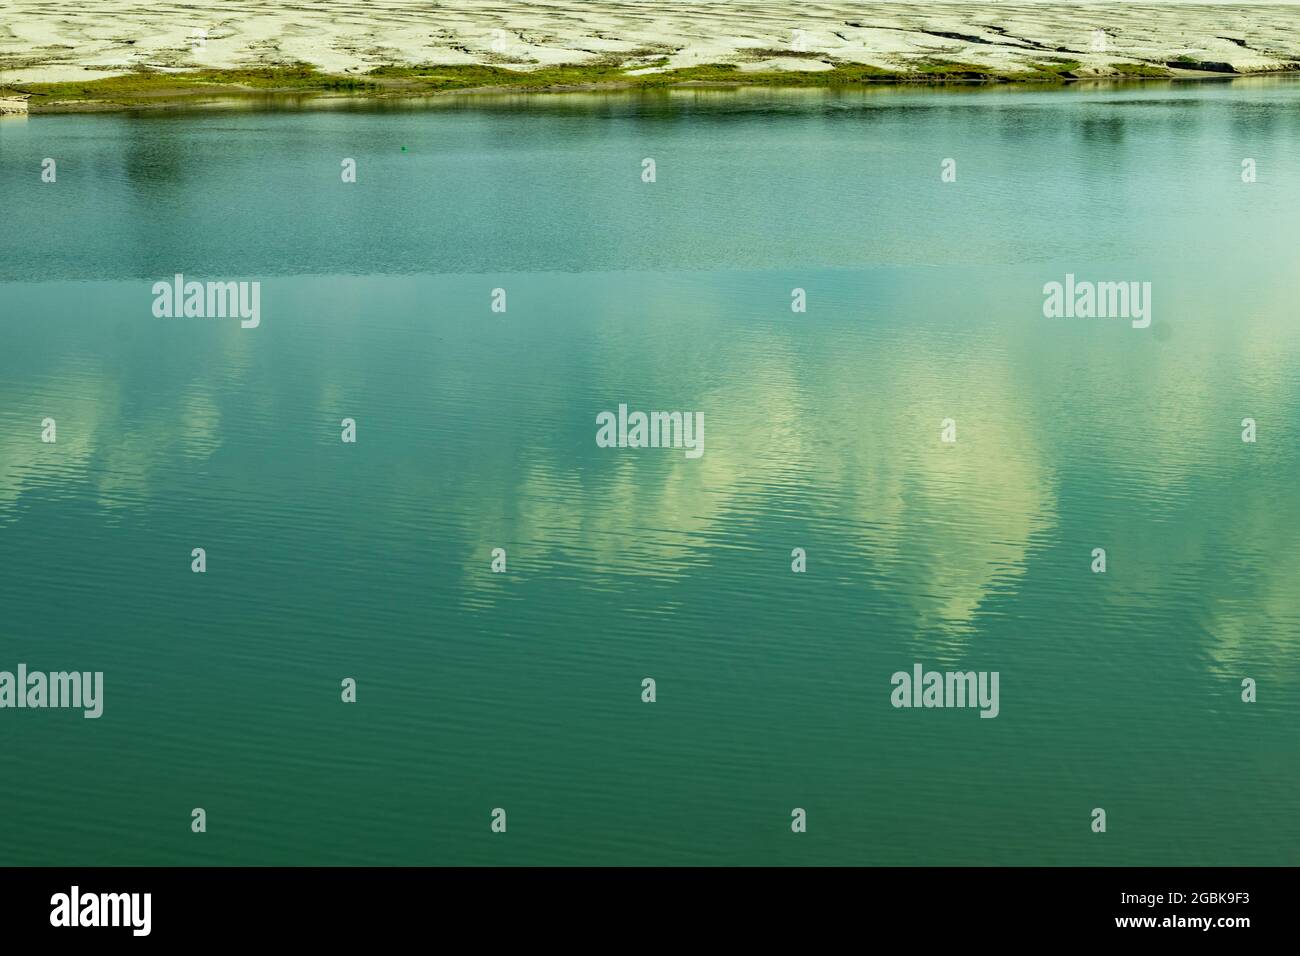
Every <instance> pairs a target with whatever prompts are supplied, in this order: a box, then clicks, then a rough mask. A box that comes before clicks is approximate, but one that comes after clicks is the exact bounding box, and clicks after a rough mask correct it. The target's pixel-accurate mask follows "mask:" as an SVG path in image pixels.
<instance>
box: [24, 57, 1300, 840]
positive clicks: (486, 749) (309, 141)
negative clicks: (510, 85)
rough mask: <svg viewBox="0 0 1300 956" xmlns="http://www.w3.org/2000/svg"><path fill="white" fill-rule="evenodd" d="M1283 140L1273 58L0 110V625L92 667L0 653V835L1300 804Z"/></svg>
mask: <svg viewBox="0 0 1300 956" xmlns="http://www.w3.org/2000/svg"><path fill="white" fill-rule="evenodd" d="M1298 147H1300V82H1296V81H1293V80H1264V81H1255V82H1251V81H1240V82H1232V83H1228V82H1224V83H1215V82H1210V83H1187V84H1163V85H1135V86H1132V87H1110V88H1100V89H1070V90H1055V91H1051V90H1047V91H1045V90H1035V91H1029V90H1004V91H978V92H968V91H953V92H938V91H924V90H889V89H878V90H868V91H863V92H854V93H842V94H835V93H827V92H821V91H816V92H805V91H793V92H780V91H747V92H730V93H729V92H716V91H709V92H706V91H694V92H674V93H662V94H654V95H617V96H613V95H611V96H586V95H583V96H549V97H532V98H529V97H504V98H491V97H458V98H454V99H452V98H448V99H444V100H441V101H439V103H438V105H436V106H428V105H424V106H421V107H419V108H411V107H408V106H398V107H393V108H377V107H373V106H360V105H356V104H347V105H346V108H339V109H332V110H264V109H256V110H252V109H243V108H237V107H232V108H227V109H211V110H206V111H197V112H194V111H191V112H184V113H156V114H144V115H87V116H32V117H31V118H29V119H27V120H26V121H4V122H0V670H8V671H14V670H15V669H16V667H17V665H18V664H19V663H25V664H27V665H28V667H29V669H32V670H45V671H59V670H79V671H103V672H104V714H103V716H102V717H101V718H99V719H98V720H86V719H83V718H82V716H81V713H80V711H74V710H51V709H46V710H32V709H24V710H17V709H3V710H0V863H8V864H87V863H94V864H141V863H164V864H172V863H175V864H180V863H211V864H236V863H251V864H361V863H377V864H583V863H592V864H638V863H652V864H711V863H741V864H756V863H777V864H781V863H789V864H810V863H829V864H850V863H858V864H909V863H916V864H941V863H947V864H979V863H1006V864H1295V863H1297V862H1300V855H1298V852H1300V851H1298V850H1297V847H1298V846H1300V816H1298V815H1297V806H1296V799H1295V795H1296V793H1297V792H1300V760H1298V758H1300V737H1298V734H1297V731H1298V729H1300V658H1298V656H1297V655H1298V652H1300V587H1298V584H1300V541H1298V540H1297V535H1296V529H1297V527H1298V526H1300V490H1297V489H1298V487H1300V485H1298V483H1297V480H1296V476H1297V473H1298V471H1300V469H1298V466H1300V453H1298V452H1297V447H1298V446H1297V434H1298V432H1297V429H1298V426H1300V420H1298V419H1300V310H1298V306H1297V302H1298V301H1300V243H1298V242H1297V228H1296V225H1297V222H1300V217H1298V216H1297V211H1298V210H1300V148H1298ZM45 158H52V159H54V160H55V161H56V164H57V181H56V182H53V183H47V182H42V180H41V169H42V161H43V159H45ZM345 158H352V159H355V160H356V164H357V181H356V182H355V183H345V182H343V181H342V178H341V163H342V160H343V159H345ZM645 158H652V159H654V161H655V168H656V176H655V182H653V183H647V182H643V181H642V168H643V167H642V161H643V159H645ZM945 159H954V160H955V161H956V173H957V177H956V181H955V182H944V181H942V178H941V172H942V163H943V161H944V160H945ZM1244 159H1253V160H1254V161H1255V168H1256V171H1257V178H1256V181H1255V182H1249V183H1247V182H1243V180H1242V171H1243V160H1244ZM176 273H183V274H184V275H185V277H186V279H192V280H199V281H206V280H222V281H253V280H256V281H259V282H260V283H261V323H260V325H259V326H258V327H257V328H255V329H242V328H241V327H240V323H239V321H238V320H237V319H231V318H218V319H206V318H157V317H155V316H154V314H153V311H152V307H153V302H154V295H153V292H152V286H153V283H154V282H155V281H158V280H165V281H170V280H171V278H172V276H173V275H174V274H176ZM1067 273H1068V274H1074V275H1075V276H1076V277H1078V278H1079V279H1081V280H1084V279H1086V280H1095V281H1130V280H1131V281H1139V282H1150V283H1151V288H1152V296H1151V323H1150V326H1149V327H1148V328H1134V327H1133V325H1132V323H1131V322H1130V321H1129V320H1128V319H1127V318H1105V319H1097V318H1094V319H1084V318H1045V317H1044V315H1043V298H1044V296H1043V286H1044V283H1047V282H1051V281H1063V280H1064V277H1065V276H1066V274H1067ZM498 288H500V289H504V290H506V295H507V309H506V311H505V312H504V313H500V312H494V311H493V310H492V308H491V303H492V294H493V290H494V289H498ZM795 288H801V289H804V290H805V292H806V296H807V311H806V312H805V313H797V312H792V310H791V290H792V289H795ZM620 403H626V404H627V405H628V406H629V407H630V408H631V409H634V410H636V409H640V410H644V411H650V410H661V411H700V412H702V413H703V414H704V418H705V421H706V433H705V453H704V454H703V456H702V457H700V458H698V459H694V460H692V459H689V458H687V457H686V456H685V454H684V453H683V452H682V451H681V450H679V449H650V448H646V449H629V448H623V449H610V448H600V447H597V444H596V441H595V435H596V416H597V414H598V413H600V412H601V411H605V410H616V409H617V408H618V406H619V404H620ZM47 417H50V418H54V419H55V420H56V422H57V442H55V443H52V444H51V443H45V442H42V440H41V437H42V421H43V419H45V418H47ZM1247 417H1249V418H1253V419H1255V421H1256V422H1257V429H1258V432H1257V441H1256V442H1254V443H1246V442H1243V441H1242V438H1241V434H1242V425H1241V422H1242V419H1244V418H1247ZM344 418H353V419H355V421H356V423H357V441H356V443H355V444H345V443H343V442H342V441H341V440H340V433H341V428H340V422H341V421H342V419H344ZM947 418H951V419H953V420H954V421H955V423H956V429H957V441H956V442H955V443H945V442H943V441H941V422H942V421H943V420H944V419H947ZM196 547H202V548H204V549H206V553H207V571H206V573H204V574H195V573H192V572H191V570H190V564H191V550H192V549H193V548H196ZM1098 547H1101V548H1105V549H1106V552H1107V570H1106V573H1104V574H1094V573H1093V572H1092V570H1091V565H1092V563H1093V557H1092V552H1093V549H1094V548H1098ZM494 548H504V549H505V550H506V553H507V556H508V558H507V570H506V571H505V572H504V573H493V572H492V570H491V563H492V551H493V549H494ZM794 548H803V549H806V553H807V571H806V572H805V573H799V574H796V573H792V571H791V563H792V556H791V552H792V549H794ZM917 662H920V663H922V664H923V665H924V666H925V667H926V669H937V670H941V671H947V670H961V671H968V670H973V671H997V672H998V673H999V674H1000V712H999V714H998V716H997V717H996V718H995V719H981V718H980V717H979V714H978V711H977V710H974V709H959V708H951V709H937V708H936V709H925V708H922V709H912V708H895V707H893V706H891V703H890V697H891V691H892V689H893V688H892V685H891V675H892V674H893V673H894V672H896V671H908V672H910V671H911V670H912V667H913V665H914V664H915V663H917ZM345 677H352V678H355V679H356V681H357V687H358V690H357V702H356V703H355V704H345V703H343V702H342V701H341V700H340V682H341V681H342V679H343V678H345ZM645 677H652V678H654V680H655V681H656V691H657V700H656V701H655V702H654V703H653V704H651V703H643V702H642V700H641V691H642V679H643V678H645ZM1245 678H1250V679H1252V680H1254V681H1255V682H1256V684H1257V694H1258V699H1257V700H1256V701H1255V702H1253V703H1246V702H1243V701H1242V699H1241V697H1242V680H1243V679H1245ZM195 807H202V808H204V809H205V810H206V812H207V817H208V832H207V833H205V834H195V833H192V832H191V829H190V820H191V810H192V809H193V808H195ZM496 807H501V808H505V809H506V810H507V813H508V821H509V822H508V830H507V832H506V833H505V834H498V833H493V832H491V830H490V822H491V821H490V814H491V811H492V809H493V808H496ZM796 807H800V808H804V809H806V811H807V815H808V831H807V832H806V833H803V834H794V833H792V832H791V828H790V821H791V810H792V809H793V808H796ZM1097 807H1100V808H1104V809H1105V811H1106V814H1107V832H1106V833H1104V834H1099V833H1093V832H1092V830H1091V822H1092V817H1091V814H1092V811H1093V809H1094V808H1097Z"/></svg>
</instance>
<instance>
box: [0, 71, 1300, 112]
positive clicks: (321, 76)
mask: <svg viewBox="0 0 1300 956" xmlns="http://www.w3.org/2000/svg"><path fill="white" fill-rule="evenodd" d="M1070 65H1071V64H1070V63H1069V62H1064V63H1051V62H1044V63H1041V64H1037V66H1036V68H1035V69H1033V70H1027V71H1014V72H996V71H991V70H987V69H984V68H981V67H978V66H976V65H974V64H964V63H955V62H937V63H930V64H926V69H924V70H920V71H911V72H905V71H889V70H880V69H874V68H865V67H863V66H861V65H853V66H847V67H844V66H838V65H837V66H836V67H833V68H832V69H830V70H822V71H817V72H811V71H809V72H791V71H770V72H758V71H742V70H737V69H735V67H734V66H732V65H730V64H709V65H706V66H703V67H697V68H688V69H684V70H674V71H667V72H658V73H641V74H629V73H628V72H627V71H626V70H624V69H623V68H621V67H611V66H607V65H600V66H591V65H573V64H565V65H562V66H559V67H554V68H545V69H541V70H533V71H527V72H525V71H519V70H510V69H507V68H503V67H490V66H471V67H445V66H441V67H427V68H426V67H381V68H379V69H377V70H376V71H374V72H372V73H370V74H365V75H363V76H352V75H337V74H328V73H321V72H318V71H316V70H315V69H313V68H311V67H309V66H305V65H298V66H293V67H284V68H266V69H260V70H241V69H230V70H202V71H183V72H158V71H141V72H138V73H134V74H129V75H125V76H116V77H106V78H104V79H99V80H91V81H88V82H75V81H68V82H57V83H32V84H14V85H13V86H8V87H6V86H2V85H0V95H3V94H5V93H9V92H21V93H27V94H31V95H30V99H28V100H27V103H28V111H27V112H28V115H33V116H36V115H59V114H73V113H106V112H135V111H142V110H150V111H152V110H171V109H189V108H193V107H198V106H212V105H223V104H224V105H229V104H231V103H234V102H238V101H241V100H243V101H248V102H254V101H258V100H262V101H267V102H279V103H287V102H288V101H289V100H295V99H296V100H299V101H301V102H300V103H299V104H298V105H301V106H309V105H311V104H312V103H320V104H326V105H339V104H342V103H347V102H355V103H372V104H375V103H385V102H387V103H394V104H397V103H410V102H414V101H418V100H428V99H432V98H442V97H457V96H471V95H499V94H524V95H530V96H554V95H560V94H564V93H650V92H668V91H683V90H691V89H697V90H719V91H721V90H737V89H774V90H775V89H787V90H789V89H820V90H828V91H841V92H843V91H850V90H854V89H868V88H896V89H906V88H928V89H936V88H939V89H943V88H947V89H967V90H970V89H981V88H983V89H1008V88H1017V89H1064V88H1069V87H1078V86H1087V87H1090V88H1098V87H1108V86H1120V85H1128V84H1133V83H1150V82H1152V81H1160V82H1162V83H1170V82H1205V81H1219V82H1224V81H1228V82H1231V81H1233V80H1243V79H1252V78H1254V79H1263V78H1276V77H1288V76H1300V69H1280V70H1270V71H1258V72H1253V73H1249V74H1241V73H1228V72H1222V71H1212V70H1200V71H1196V70H1188V69H1177V68H1174V67H1165V68H1164V69H1163V70H1158V69H1156V68H1151V69H1149V70H1146V69H1144V70H1134V71H1132V72H1121V71H1116V72H1114V73H1112V74H1088V75H1075V74H1074V73H1073V72H1072V71H1071V70H1070V69H1069V68H1068V67H1069V66H1070Z"/></svg>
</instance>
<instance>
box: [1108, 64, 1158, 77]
mask: <svg viewBox="0 0 1300 956" xmlns="http://www.w3.org/2000/svg"><path fill="white" fill-rule="evenodd" d="M1111 68H1112V69H1113V70H1114V71H1115V72H1116V73H1118V74H1120V76H1147V77H1158V76H1165V77H1168V76H1172V75H1173V74H1172V73H1170V72H1169V71H1168V70H1166V69H1165V68H1164V67H1163V66H1152V65H1151V64H1150V63H1112V64H1111Z"/></svg>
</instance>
